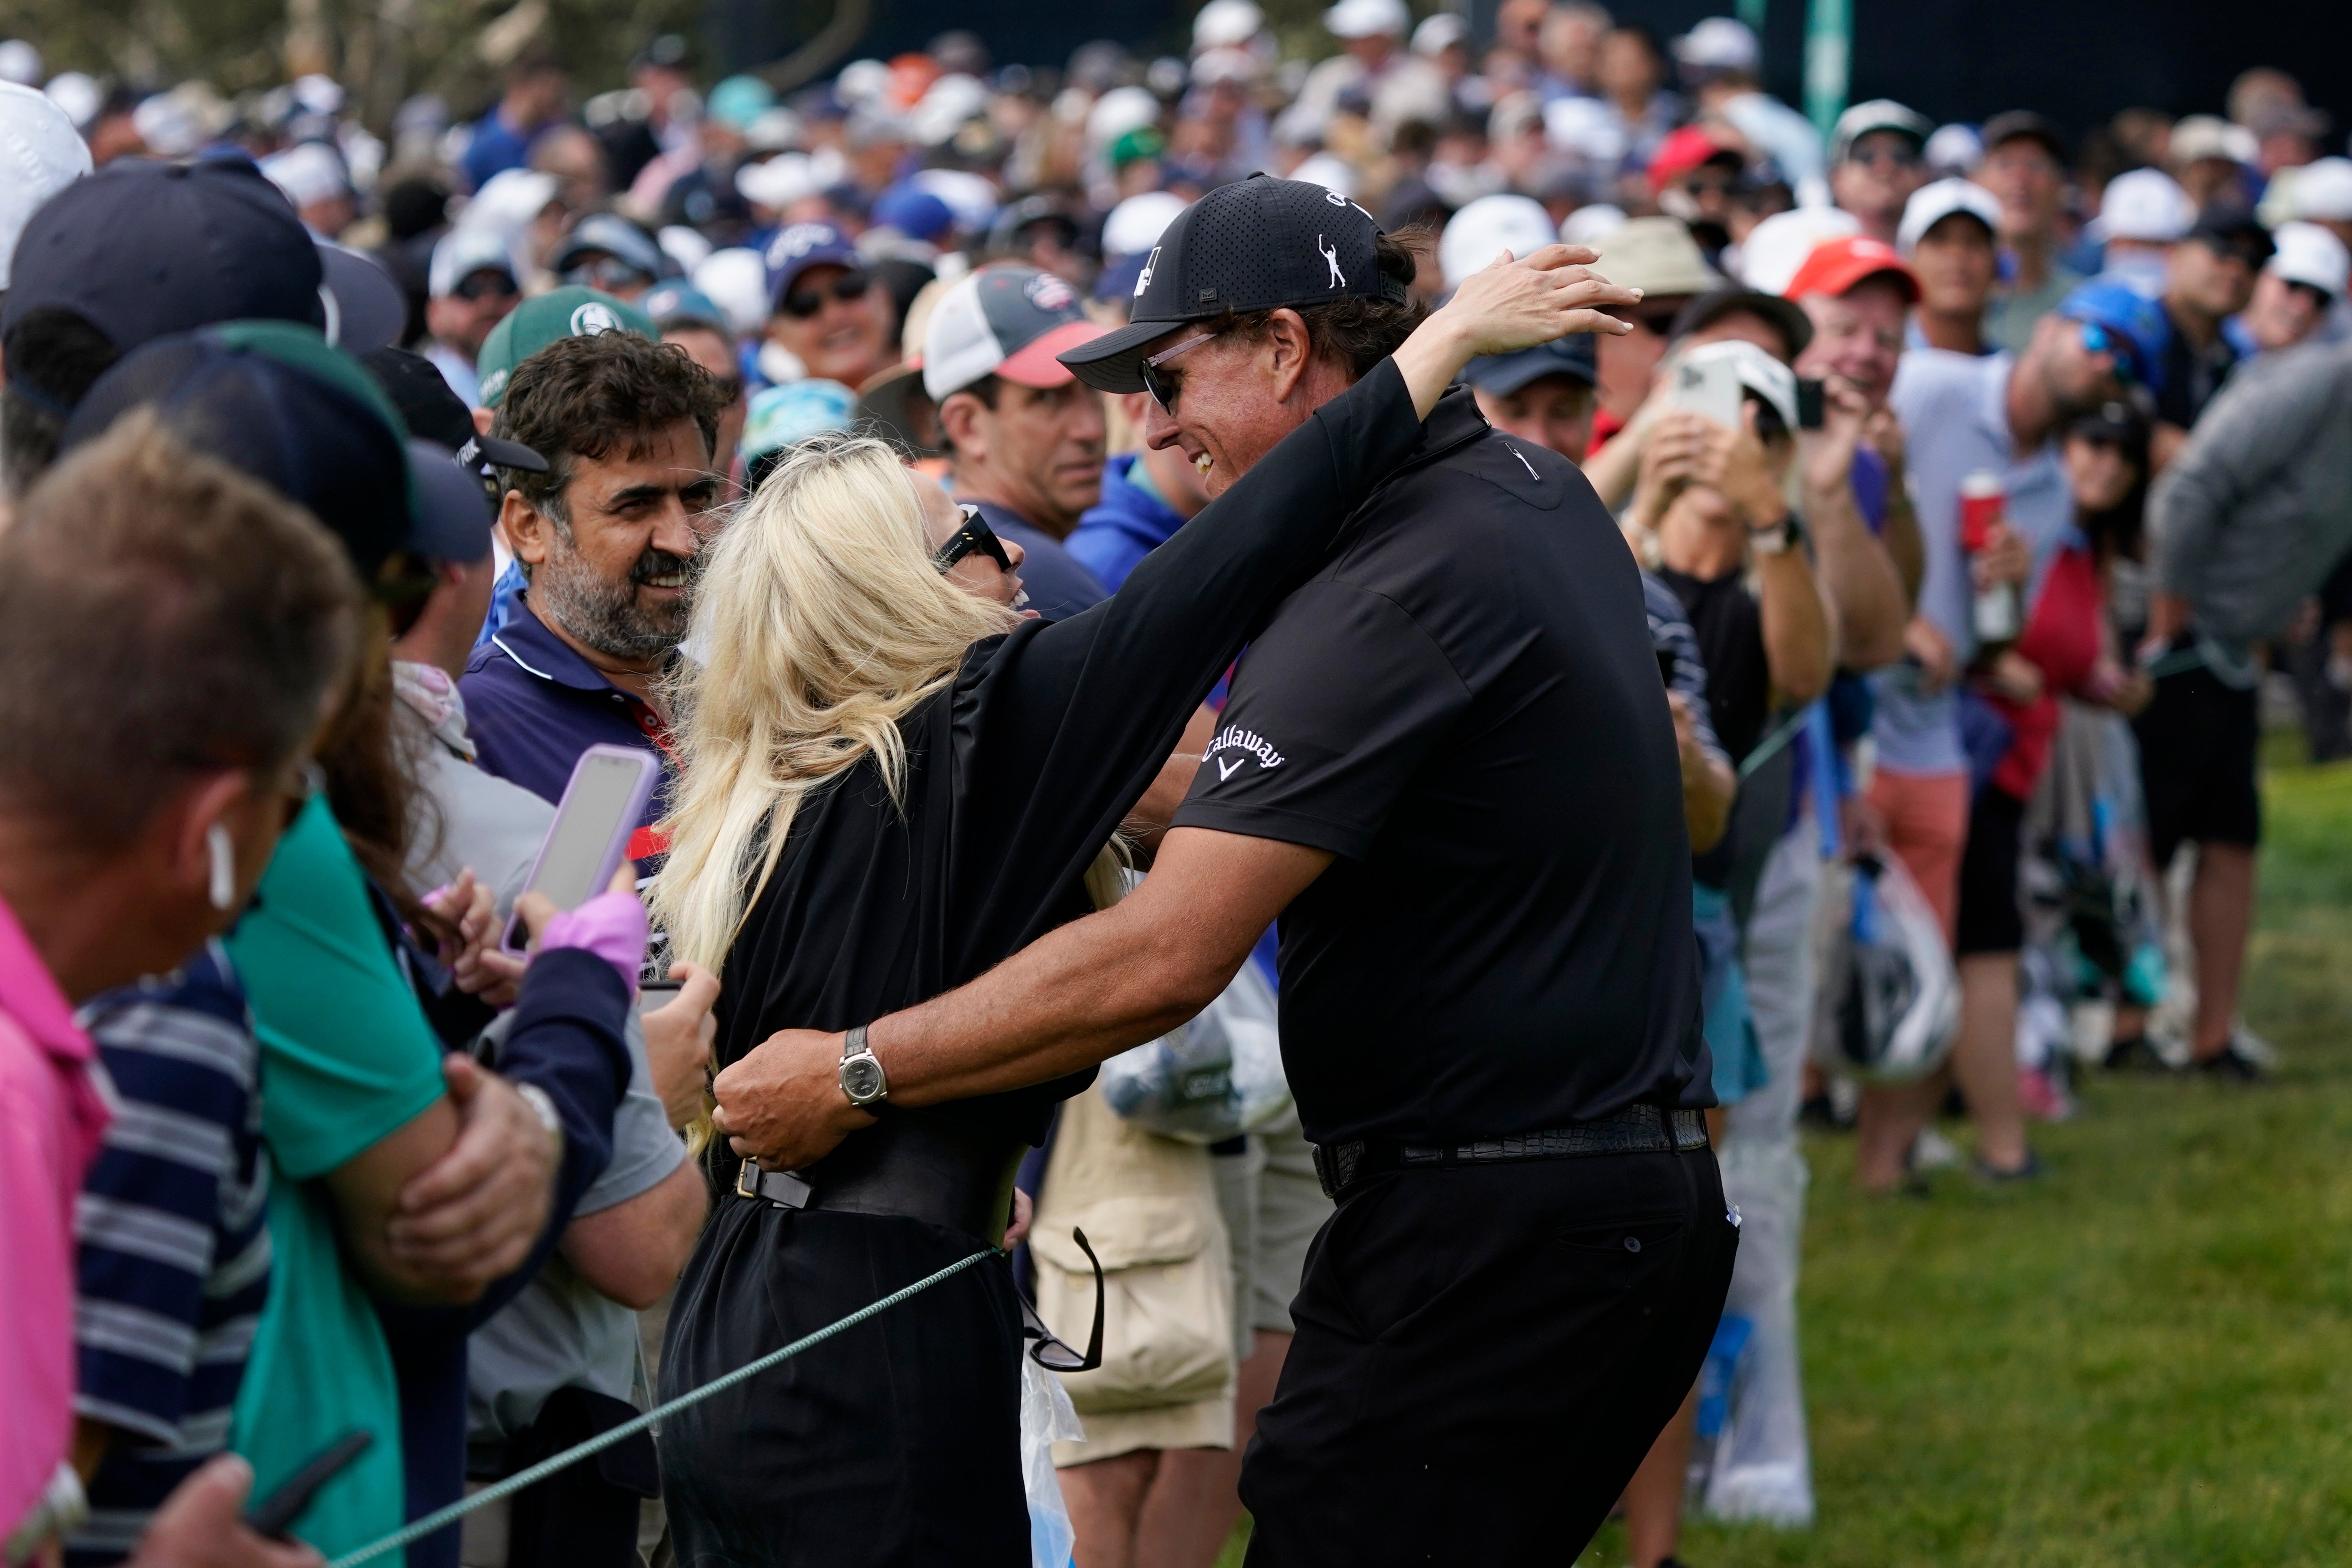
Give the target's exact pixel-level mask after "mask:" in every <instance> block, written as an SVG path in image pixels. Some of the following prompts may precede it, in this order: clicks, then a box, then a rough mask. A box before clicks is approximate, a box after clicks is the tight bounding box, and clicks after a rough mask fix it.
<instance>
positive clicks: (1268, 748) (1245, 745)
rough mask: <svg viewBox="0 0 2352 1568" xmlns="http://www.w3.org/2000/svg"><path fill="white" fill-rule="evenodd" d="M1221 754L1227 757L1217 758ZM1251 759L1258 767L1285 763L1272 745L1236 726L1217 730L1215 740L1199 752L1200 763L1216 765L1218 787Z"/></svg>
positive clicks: (1272, 766) (1271, 766) (1259, 736)
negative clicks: (1207, 747)
mask: <svg viewBox="0 0 2352 1568" xmlns="http://www.w3.org/2000/svg"><path fill="white" fill-rule="evenodd" d="M1218 752H1226V753H1227V754H1226V755H1224V756H1219V755H1218V754H1217V753H1218ZM1253 757H1255V759H1256V760H1257V765H1258V766H1259V767H1261V768H1278V767H1280V766H1282V764H1283V762H1284V760H1285V759H1284V757H1283V754H1282V753H1281V752H1277V751H1276V750H1275V749H1274V742H1271V741H1269V740H1267V739H1266V738H1265V737H1264V736H1263V735H1260V734H1258V733H1257V732H1256V731H1252V730H1244V729H1243V728H1242V727H1241V726H1240V725H1238V724H1228V725H1226V726H1225V727H1224V728H1223V729H1222V730H1220V731H1217V738H1216V739H1215V740H1213V741H1211V742H1209V749H1208V750H1207V751H1205V752H1202V753H1201V760H1202V762H1204V763H1209V762H1213V763H1216V764H1217V780H1218V782H1219V783H1221V784H1222V783H1223V781H1225V780H1226V779H1229V778H1231V777H1233V776H1234V774H1235V773H1239V772H1240V771H1241V770H1242V769H1243V768H1244V767H1245V766H1247V765H1248V763H1249V762H1250V760H1251V759H1252V758H1253Z"/></svg>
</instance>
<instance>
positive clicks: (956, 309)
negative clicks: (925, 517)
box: [923, 264, 1150, 621]
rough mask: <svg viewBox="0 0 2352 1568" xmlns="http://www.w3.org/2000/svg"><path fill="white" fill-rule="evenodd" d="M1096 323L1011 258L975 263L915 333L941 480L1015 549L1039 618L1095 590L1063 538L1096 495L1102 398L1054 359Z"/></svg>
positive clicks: (1049, 278) (1067, 610) (1076, 604)
mask: <svg viewBox="0 0 2352 1568" xmlns="http://www.w3.org/2000/svg"><path fill="white" fill-rule="evenodd" d="M1145 275H1146V277H1147V279H1148V278H1149V276H1150V267H1149V265H1148V264H1147V266H1146V268H1145ZM1103 331H1104V329H1103V328H1102V327H1101V326H1099V325H1097V324H1096V323H1095V322H1092V321H1087V317H1086V312H1085V310H1083V309H1081V308H1080V306H1079V304H1078V296H1077V290H1076V289H1072V288H1071V287H1070V286H1069V285H1068V284H1067V283H1066V282H1064V281H1063V280H1062V279H1059V278H1056V277H1055V276H1054V275H1053V274H1052V273H1050V272H1041V271H1039V270H1038V269H1037V268H1034V267H1022V266H1018V265H1013V264H1002V265H997V266H992V267H983V268H981V269H980V270H979V271H978V272H975V273H973V274H972V275H971V277H969V278H966V279H963V280H962V281H961V282H959V283H958V284H956V286H955V287H954V288H952V289H949V290H948V291H947V292H946V293H945V294H943V295H941V296H940V303H939V307H938V309H936V310H933V311H932V312H931V319H930V321H929V325H927V326H926V327H925V328H924V330H923V390H924V391H925V392H927V393H929V395H930V397H931V401H932V402H934V403H936V404H938V405H939V410H940V430H941V431H942V433H943V434H944V435H945V436H946V437H947V443H948V447H949V449H950V454H951V456H952V458H953V460H954V463H955V468H954V473H953V476H952V479H951V482H950V489H952V491H953V492H954V494H955V497H956V499H957V500H961V501H966V502H969V503H971V504H972V505H974V506H976V507H978V508H979V510H980V515H981V517H982V519H983V520H984V521H986V522H987V524H988V526H989V527H990V528H992V529H993V530H994V531H996V534H997V536H998V537H999V538H1001V539H1007V540H1010V541H1012V542H1013V543H1015V544H1018V545H1019V546H1020V547H1021V548H1022V550H1023V552H1024V553H1025V555H1026V557H1027V559H1026V560H1025V562H1024V563H1023V564H1022V567H1021V578H1022V582H1023V583H1024V584H1025V585H1026V587H1027V590H1028V594H1029V602H1030V607H1032V608H1034V610H1036V612H1037V613H1038V614H1039V615H1041V616H1044V617H1045V619H1047V620H1049V621H1059V620H1067V619H1068V618H1069V617H1070V616H1075V615H1076V614H1077V613H1078V612H1079V611H1080V610H1083V609H1085V608H1086V607H1087V605H1092V604H1095V603H1097V602H1098V601H1099V600H1101V599H1102V597H1103V591H1102V584H1099V583H1097V582H1096V581H1095V579H1094V577H1093V575H1092V574H1090V573H1088V572H1087V569H1086V568H1085V567H1083V566H1081V565H1079V564H1078V563H1077V560H1076V557H1074V556H1072V555H1071V554H1070V552H1068V551H1066V550H1065V549H1064V548H1063V547H1062V542H1063V541H1064V540H1065V539H1067V538H1068V537H1069V536H1070V532H1071V531H1072V530H1073V529H1075V528H1076V527H1077V525H1078V519H1079V517H1080V516H1082V515H1083V514H1084V513H1085V512H1086V510H1087V508H1088V507H1091V506H1093V505H1094V504H1095V503H1096V502H1097V501H1098V500H1101V499H1102V479H1103V444H1104V439H1105V436H1106V434H1107V431H1106V427H1105V422H1104V419H1103V406H1102V398H1101V395H1099V394H1097V392H1096V391H1095V390H1094V389H1093V388H1092V387H1090V386H1087V385H1085V384H1082V383H1080V382H1079V381H1078V379H1077V378H1076V376H1075V375H1073V374H1071V372H1070V369H1069V367H1068V366H1066V365H1065V364H1063V363H1061V362H1060V361H1058V360H1057V359H1055V357H1054V356H1055V355H1056V354H1058V353H1062V352H1063V351H1064V350H1065V349H1072V348H1076V347H1077V346H1078V345H1079V344H1080V343H1084V342H1092V341H1093V340H1094V339H1096V338H1098V337H1100V336H1102V334H1103Z"/></svg>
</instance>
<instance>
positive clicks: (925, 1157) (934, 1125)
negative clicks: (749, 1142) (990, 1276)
mask: <svg viewBox="0 0 2352 1568" xmlns="http://www.w3.org/2000/svg"><path fill="white" fill-rule="evenodd" d="M1023 1150H1024V1145H1023V1144H1022V1143H1021V1142H1019V1141H1018V1140H1017V1139H1012V1140H1008V1139H1007V1138H1006V1136H1005V1135H1004V1134H1003V1132H1001V1131H986V1130H983V1129H981V1128H976V1127H972V1126H970V1125H967V1124H965V1123H963V1122H960V1121H951V1120H950V1119H948V1118H945V1117H941V1116H938V1115H935V1114H927V1113H925V1112H924V1111H921V1110H900V1109H897V1108H893V1109H892V1110H890V1111H889V1112H888V1113H887V1115H885V1116H884V1117H883V1118H882V1120H881V1121H877V1122H876V1123H875V1124H874V1125H873V1126H871V1127H868V1128H865V1129H863V1130H861V1131H856V1132H853V1133H851V1134H850V1135H849V1136H848V1137H847V1138H845V1139H843V1140H842V1142H841V1146H840V1147H839V1148H837V1149H835V1151H834V1152H832V1153H830V1154H827V1155H826V1156H825V1157H824V1159H822V1160H819V1161H818V1162H817V1163H815V1164H814V1165H811V1166H809V1167H808V1168H807V1169H806V1170H803V1171H764V1170H761V1168H760V1165H759V1163H758V1162H756V1161H752V1160H746V1161H744V1162H743V1168H742V1170H741V1171H740V1172H739V1173H737V1175H736V1177H735V1193H736V1195H737V1196H739V1197H746V1198H764V1199H765V1200H767V1201H768V1202H769V1203H772V1204H773V1205H776V1206H777V1207H778V1208H787V1209H805V1210H809V1211H811V1212H814V1213H822V1214H874V1215H906V1216H908V1218H911V1219H919V1220H926V1221H929V1223H931V1224H933V1225H943V1226H950V1227H952V1228H954V1229H957V1230H961V1231H962V1232H963V1233H964V1234H965V1235H967V1236H972V1237H978V1238H979V1239H980V1240H982V1241H983V1242H986V1243H987V1244H988V1245H989V1246H991V1247H994V1246H997V1245H998V1244H1000V1243H1001V1242H1003V1239H1004V1227H1005V1226H1006V1225H1007V1224H1008V1223H1009V1222H1010V1221H1011V1219H1012V1217H1013V1173H1014V1172H1015V1171H1016V1170H1018V1169H1019V1168H1020V1164H1021V1155H1022V1152H1023Z"/></svg>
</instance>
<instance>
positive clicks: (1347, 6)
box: [1297, 0, 1453, 140]
mask: <svg viewBox="0 0 2352 1568" xmlns="http://www.w3.org/2000/svg"><path fill="white" fill-rule="evenodd" d="M1323 26H1324V28H1325V30H1326V31H1328V32H1329V33H1330V35H1331V36H1332V37H1335V38H1337V39H1339V50H1340V52H1339V53H1338V54H1336V55H1334V56H1332V57H1331V58H1329V59H1328V60H1325V61H1324V62H1323V63H1322V64H1320V65H1318V66H1317V67H1316V68H1314V69H1313V70H1311V71H1309V72H1308V73H1307V85H1306V86H1305V87H1303V88H1301V89H1299V93H1298V102H1297V109H1298V110H1299V111H1300V114H1301V117H1302V118H1304V119H1308V120H1310V121H1311V122H1312V123H1313V124H1315V125H1318V126H1320V125H1322V124H1324V123H1325V122H1327V121H1329V119H1330V118H1331V115H1332V113H1333V111H1334V110H1337V109H1338V108H1339V100H1340V98H1341V96H1342V95H1344V94H1346V93H1348V92H1349V90H1350V89H1356V90H1360V91H1362V92H1363V93H1365V94H1366V95H1367V96H1369V97H1370V100H1371V105H1372V129H1373V130H1374V131H1375V132H1377V133H1378V134H1379V135H1380V136H1381V138H1382V139H1383V140H1385V139H1386V138H1387V136H1388V135H1389V133H1390V132H1392V131H1394V130H1395V129H1396V128H1397V127H1398V126H1400V125H1402V124H1403V123H1404V122H1405V121H1408V120H1424V121H1428V122H1429V123H1431V124H1433V125H1441V124H1444V121H1445V120H1446V118H1447V113H1448V110H1449V109H1450V107H1451V104H1452V102H1453V95H1452V93H1451V92H1450V91H1449V90H1448V89H1447V87H1446V81H1445V77H1444V73H1443V72H1441V71H1440V70H1439V69H1438V68H1436V67H1435V66H1434V65H1432V64H1431V63H1430V62H1429V61H1427V60H1425V59H1422V58H1419V57H1417V56H1415V55H1412V54H1411V53H1408V52H1407V51H1406V49H1405V47H1404V37H1405V35H1406V34H1407V33H1408V32H1410V31H1412V12H1411V11H1409V10H1407V9H1406V8H1405V4H1404V0H1339V4H1338V5H1334V6H1332V7H1331V8H1330V9H1329V10H1328V11H1326V12H1324V13H1323Z"/></svg>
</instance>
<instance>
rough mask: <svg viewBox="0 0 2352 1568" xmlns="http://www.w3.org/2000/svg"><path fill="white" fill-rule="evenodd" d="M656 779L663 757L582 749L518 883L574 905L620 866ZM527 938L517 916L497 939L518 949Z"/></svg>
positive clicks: (558, 903) (559, 903)
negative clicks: (525, 873)
mask: <svg viewBox="0 0 2352 1568" xmlns="http://www.w3.org/2000/svg"><path fill="white" fill-rule="evenodd" d="M660 778H661V763H659V761H657V760H656V758H655V756H654V754H653V753H652V752H643V751H638V750H636V749H635V748H634V747H630V746H607V745H598V746H591V747H589V748H588V749H587V750H586V751H584V752H581V753H580V761H579V762H578V763H575V764H574V765H573V767H572V782H571V783H570V784H566V785H564V786H563V799H562V801H561V802H560V803H558V804H557V805H556V808H555V820H554V821H553V822H552V823H550V824H549V825H548V829H547V837H545V838H544V839H541V841H540V846H539V858H538V859H536V860H534V861H533V862H531V868H530V878H529V879H527V880H526V881H525V882H524V883H523V890H524V891H525V892H530V893H543V894H545V895H546V896H547V899H548V900H549V901H550V902H551V903H552V904H554V905H555V907H556V908H557V909H559V910H572V909H577V908H579V907H580V906H581V905H582V904H583V903H586V902H587V901H588V900H590V899H593V898H594V897H595V896H596V895H597V894H598V893H601V892H603V891H604V884H606V883H607V882H610V881H611V880H612V879H613V873H614V871H617V870H619V869H620V867H621V857H622V854H623V852H624V851H625V850H626V849H627V847H628V844H629V836H630V835H631V834H633V833H635V831H636V827H637V820H638V818H640V817H642V816H644V815H645V811H646V802H647V801H648V800H651V799H652V798H653V793H654V785H655V784H656V783H657V782H658V781H659V780H660ZM529 939H530V933H529V932H528V931H526V930H525V929H524V927H523V923H522V917H521V916H520V915H517V916H516V917H514V918H513V919H512V920H509V921H508V922H507V930H506V937H505V940H504V941H503V942H501V943H500V944H499V945H500V946H502V947H504V948H505V949H506V950H507V951H508V952H521V951H522V950H523V947H524V945H525V943H526V942H528V941H529Z"/></svg>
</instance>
